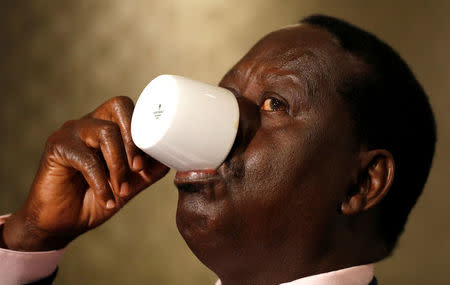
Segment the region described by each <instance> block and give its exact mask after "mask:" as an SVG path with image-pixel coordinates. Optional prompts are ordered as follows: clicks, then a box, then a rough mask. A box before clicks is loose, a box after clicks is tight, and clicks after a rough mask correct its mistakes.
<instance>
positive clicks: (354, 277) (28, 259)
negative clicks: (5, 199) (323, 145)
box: [0, 215, 374, 285]
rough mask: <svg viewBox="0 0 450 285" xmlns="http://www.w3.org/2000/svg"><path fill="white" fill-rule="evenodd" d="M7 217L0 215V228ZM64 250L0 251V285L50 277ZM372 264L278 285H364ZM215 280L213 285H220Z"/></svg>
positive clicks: (370, 272)
mask: <svg viewBox="0 0 450 285" xmlns="http://www.w3.org/2000/svg"><path fill="white" fill-rule="evenodd" d="M8 216H9V215H5V216H0V227H2V226H3V224H4V223H5V220H6V218H7V217H8ZM64 250H65V249H60V250H52V251H42V252H22V251H14V250H8V249H4V248H0V284H1V285H16V284H24V283H30V282H33V281H38V280H40V279H43V278H45V277H47V276H49V275H50V274H52V273H53V272H54V271H55V269H56V267H57V266H58V263H59V260H60V259H61V257H62V255H63V253H64ZM373 271H374V265H373V264H367V265H360V266H355V267H349V268H345V269H341V270H336V271H331V272H327V273H322V274H318V275H313V276H308V277H304V278H300V279H298V280H295V281H292V282H288V283H283V284H280V285H367V284H369V282H370V281H371V280H372V278H373ZM221 284H222V283H221V282H220V280H217V282H216V285H221Z"/></svg>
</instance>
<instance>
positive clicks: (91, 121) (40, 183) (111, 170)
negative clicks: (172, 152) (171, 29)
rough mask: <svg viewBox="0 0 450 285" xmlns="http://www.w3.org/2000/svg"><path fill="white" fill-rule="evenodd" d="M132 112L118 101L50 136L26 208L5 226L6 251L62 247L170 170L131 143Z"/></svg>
mask: <svg viewBox="0 0 450 285" xmlns="http://www.w3.org/2000/svg"><path fill="white" fill-rule="evenodd" d="M133 109H134V104H133V102H132V101H131V99H130V98H127V97H116V98H113V99H111V100H109V101H107V102H105V103H104V104H103V105H101V106H100V107H99V108H97V109H96V110H95V111H93V112H92V113H90V114H88V115H86V116H84V117H83V118H81V119H79V120H75V121H68V122H66V123H65V124H64V125H63V126H62V128H61V129H60V130H58V131H57V132H55V133H54V134H53V135H51V136H50V137H49V139H48V140H47V143H46V147H45V151H44V154H43V156H42V159H41V162H40V166H39V170H38V172H37V175H36V177H35V179H34V182H33V185H32V187H31V190H30V193H29V195H28V198H27V200H26V202H25V204H24V205H23V207H22V208H21V209H20V210H19V211H18V212H17V213H15V214H13V215H12V216H11V217H10V218H9V219H8V220H7V222H6V224H5V225H4V230H3V238H4V243H5V244H6V246H7V247H8V248H10V249H14V250H23V251H42V250H51V249H59V248H62V247H64V246H66V245H67V244H68V243H69V242H70V241H72V240H73V239H74V238H76V237H77V236H79V235H80V234H82V233H84V232H86V231H88V230H91V229H93V228H95V227H96V226H98V225H100V224H102V223H104V222H105V221H106V220H108V219H109V218H110V217H111V216H113V215H114V214H115V213H116V212H117V211H118V210H119V209H120V208H121V207H122V206H123V205H124V204H125V203H127V202H128V201H129V200H130V199H131V198H132V197H134V196H135V195H136V194H137V193H139V192H140V191H141V190H143V189H145V188H147V187H148V186H149V185H151V184H152V183H154V182H156V181H157V180H159V179H160V178H162V177H163V176H164V175H165V174H166V173H167V172H168V170H169V169H168V167H166V166H164V165H162V164H161V163H159V162H157V161H155V160H153V159H152V158H150V157H149V156H147V155H145V154H144V153H143V152H142V151H140V150H139V149H138V148H137V147H136V146H135V145H134V144H133V142H132V140H131V132H130V124H131V115H132V113H133Z"/></svg>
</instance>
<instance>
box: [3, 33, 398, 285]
mask: <svg viewBox="0 0 450 285" xmlns="http://www.w3.org/2000/svg"><path fill="white" fill-rule="evenodd" d="M360 68H361V65H360V64H358V62H357V61H356V60H355V59H354V58H353V57H352V56H350V55H349V54H347V53H346V52H344V51H343V50H342V48H341V47H340V46H339V43H338V42H337V41H336V39H335V38H334V37H333V36H332V35H331V34H329V33H328V32H326V31H325V30H323V29H320V28H317V27H312V26H308V25H296V26H292V27H289V28H285V29H282V30H280V31H276V32H273V33H271V34H269V35H268V36H266V37H265V38H263V39H262V40H261V41H260V42H258V43H257V44H256V45H255V46H254V47H253V48H252V49H251V50H250V51H249V53H248V54H247V55H245V57H244V58H243V59H242V60H240V61H239V62H238V63H237V64H236V65H235V66H234V67H233V68H232V69H231V70H230V71H229V72H228V73H227V74H226V75H225V76H224V78H223V79H222V81H221V82H220V86H222V87H224V88H227V89H229V90H231V91H233V92H234V94H235V95H236V96H237V97H238V102H239V106H240V112H241V119H240V126H239V132H238V136H237V139H236V142H235V145H234V146H233V149H232V151H231V153H230V154H229V156H228V157H227V159H226V160H225V162H224V163H223V164H222V165H221V166H220V168H219V169H218V170H217V171H191V172H179V173H177V175H176V178H175V184H176V185H177V186H178V188H179V200H178V209H177V226H178V229H179V231H180V233H181V234H182V236H183V237H184V239H185V240H186V242H187V244H188V246H189V247H190V248H191V249H192V251H193V252H194V253H195V254H196V255H197V256H198V258H199V259H200V260H201V261H202V262H203V263H204V264H205V265H206V266H208V267H209V268H211V269H212V270H213V271H214V272H215V273H216V274H217V275H218V276H219V277H220V278H221V280H222V283H223V284H224V285H229V284H235V285H236V284H259V285H264V284H279V283H282V282H286V281H291V280H294V279H298V278H300V277H303V276H307V275H312V274H316V273H320V272H327V271H331V270H335V269H340V268H344V267H348V266H353V265H358V264H364V263H370V262H375V261H377V260H379V259H381V258H383V257H385V256H386V255H387V252H386V250H385V247H384V244H383V243H382V242H380V238H379V236H378V232H379V229H378V228H377V223H376V217H377V207H376V205H377V203H378V202H379V201H380V200H381V199H382V198H383V197H384V195H385V194H386V193H387V191H388V190H389V188H390V185H391V184H392V180H393V173H394V161H393V159H392V155H391V154H390V153H389V152H387V151H385V150H367V149H366V148H365V147H364V146H363V145H359V144H358V143H357V142H356V139H355V134H354V133H353V123H352V119H351V116H350V113H349V111H348V109H347V106H346V105H345V103H344V102H343V101H342V99H341V97H340V96H339V94H338V93H337V90H338V89H339V86H340V84H341V83H342V81H343V79H344V78H346V77H348V76H351V75H352V74H353V73H354V72H356V70H358V69H360ZM132 110H133V103H132V102H131V100H130V99H128V98H125V97H119V98H114V99H111V100H109V101H108V102H106V103H105V104H103V105H102V106H100V107H99V108H98V109H97V110H95V111H94V112H92V113H90V114H88V115H87V116H85V117H83V118H81V119H80V120H76V121H70V122H68V123H66V124H65V125H64V126H63V127H62V128H61V129H60V130H58V131H57V132H56V133H55V134H53V135H52V136H51V137H50V138H49V140H48V142H47V146H46V149H45V152H44V154H43V157H42V160H41V164H40V167H39V170H38V173H37V175H36V178H35V181H34V183H33V185H32V188H31V190H30V194H29V196H28V199H27V201H26V202H25V204H24V206H23V207H22V208H21V209H20V210H19V211H18V212H17V213H14V214H13V215H12V217H11V218H10V219H8V221H7V223H6V224H5V226H4V231H3V246H4V247H9V248H11V249H16V250H28V251H39V250H48V249H55V248H61V247H63V246H65V245H67V244H68V243H69V242H70V241H72V240H73V239H74V238H76V237H77V236H79V235H80V234H82V233H84V232H86V231H88V230H90V229H92V228H94V227H96V226H98V225H100V224H102V223H103V222H105V221H107V220H108V219H109V218H110V217H111V216H112V215H114V214H115V213H116V212H117V211H118V210H119V209H120V208H121V207H122V206H123V205H124V204H125V203H126V202H127V201H128V200H129V199H131V198H132V197H134V196H135V195H136V194H137V193H139V191H141V190H142V189H144V188H146V187H148V186H149V185H151V184H152V183H154V182H155V181H157V180H158V179H160V178H161V177H163V176H164V175H165V174H166V173H167V171H168V169H167V167H165V166H163V165H162V164H160V163H159V162H156V161H154V160H153V159H151V158H150V157H148V156H146V155H144V154H143V153H142V152H140V151H139V150H138V149H137V148H136V147H135V146H134V144H133V143H132V141H131V137H130V120H131V114H132Z"/></svg>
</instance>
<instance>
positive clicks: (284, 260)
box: [214, 217, 388, 285]
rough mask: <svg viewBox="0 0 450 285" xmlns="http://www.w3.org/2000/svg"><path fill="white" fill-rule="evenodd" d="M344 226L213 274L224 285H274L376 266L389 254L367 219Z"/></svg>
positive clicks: (352, 219)
mask: <svg viewBox="0 0 450 285" xmlns="http://www.w3.org/2000/svg"><path fill="white" fill-rule="evenodd" d="M347 218H348V217H347ZM345 223H346V224H347V226H346V227H338V226H337V227H336V228H339V231H337V232H330V233H328V234H326V235H323V236H324V237H327V238H318V239H313V240H311V241H309V242H308V243H305V242H303V243H302V245H301V246H299V245H300V243H299V241H297V240H295V241H287V242H285V243H284V244H283V247H278V248H276V249H274V250H272V249H268V248H264V250H261V251H260V252H263V254H259V255H253V256H254V258H247V259H246V260H240V259H239V258H237V259H235V260H233V261H231V262H232V263H231V264H233V266H231V268H228V269H234V270H224V271H216V270H214V271H216V273H218V276H219V278H220V279H221V281H222V284H223V285H241V284H242V285H243V284H246V285H252V284H255V285H256V284H257V285H266V284H267V285H269V284H271V285H273V284H281V283H285V282H290V281H293V280H297V279H300V278H303V277H306V276H311V275H316V274H320V273H325V272H330V271H335V270H339V269H343V268H348V267H352V266H357V265H363V264H369V263H374V262H377V261H379V260H381V259H383V258H384V257H386V256H387V255H388V252H387V249H386V247H385V246H384V243H382V242H380V241H379V240H378V239H376V238H374V237H376V236H377V229H376V228H375V227H373V224H374V223H370V222H368V221H367V219H365V218H364V217H351V221H348V220H346V221H345ZM348 223H350V224H351V225H350V226H349V225H348ZM360 224H362V225H360ZM354 227H356V228H357V229H358V230H357V231H355V228H354ZM343 229H344V230H343ZM361 229H363V230H361ZM378 233H379V232H378ZM331 237H333V238H331Z"/></svg>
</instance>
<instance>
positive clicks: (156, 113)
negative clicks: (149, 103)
mask: <svg viewBox="0 0 450 285" xmlns="http://www.w3.org/2000/svg"><path fill="white" fill-rule="evenodd" d="M163 113H164V110H161V104H159V106H158V110H156V111H153V115H154V116H155V119H156V120H158V119H159V118H160V117H161V116H162V114H163Z"/></svg>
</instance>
